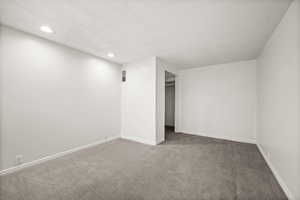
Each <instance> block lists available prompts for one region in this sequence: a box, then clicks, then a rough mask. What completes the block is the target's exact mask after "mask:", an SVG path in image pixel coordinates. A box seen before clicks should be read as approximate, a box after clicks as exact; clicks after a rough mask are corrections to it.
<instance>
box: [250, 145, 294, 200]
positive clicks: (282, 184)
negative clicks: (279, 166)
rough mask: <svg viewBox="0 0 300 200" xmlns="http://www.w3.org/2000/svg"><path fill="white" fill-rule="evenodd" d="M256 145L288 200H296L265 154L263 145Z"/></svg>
mask: <svg viewBox="0 0 300 200" xmlns="http://www.w3.org/2000/svg"><path fill="white" fill-rule="evenodd" d="M256 145H257V147H258V149H259V151H260V153H261V154H262V155H263V157H264V159H265V161H266V162H267V164H268V166H269V168H270V169H271V171H272V172H273V174H274V176H275V178H276V179H277V181H278V183H279V185H280V186H281V188H282V189H283V191H284V192H285V194H286V196H287V197H288V199H289V200H296V198H295V197H294V195H293V194H292V192H291V191H290V190H289V188H288V186H287V184H286V183H285V182H284V180H283V179H282V177H281V176H280V175H279V173H278V171H277V170H276V168H275V166H274V165H273V164H272V162H271V160H270V159H269V158H268V156H267V155H266V153H265V152H264V150H263V148H262V147H261V145H259V144H256Z"/></svg>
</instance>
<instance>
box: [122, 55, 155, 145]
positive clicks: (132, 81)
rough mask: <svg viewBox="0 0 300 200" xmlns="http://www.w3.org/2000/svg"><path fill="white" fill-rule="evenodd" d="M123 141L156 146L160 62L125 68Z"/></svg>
mask: <svg viewBox="0 0 300 200" xmlns="http://www.w3.org/2000/svg"><path fill="white" fill-rule="evenodd" d="M123 70H126V82H123V83H122V131H121V134H122V137H123V138H127V139H131V140H135V141H138V142H142V143H146V144H156V58H155V57H152V58H149V59H145V60H141V61H137V62H134V63H130V64H127V65H124V66H123Z"/></svg>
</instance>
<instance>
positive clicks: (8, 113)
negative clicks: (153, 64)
mask: <svg viewBox="0 0 300 200" xmlns="http://www.w3.org/2000/svg"><path fill="white" fill-rule="evenodd" d="M1 31H2V36H1V38H2V40H1V43H0V47H1V49H2V52H1V65H0V68H1V90H0V91H1V107H2V110H1V116H2V118H1V125H2V126H1V139H2V141H1V156H2V161H3V163H2V167H1V169H5V168H9V167H12V166H13V165H14V163H15V156H16V155H19V154H21V155H23V156H24V161H25V162H28V161H32V160H36V159H39V158H41V157H44V156H48V155H52V154H55V153H59V152H62V151H65V150H69V149H71V148H75V147H78V146H82V145H86V144H89V143H92V142H95V141H98V140H103V139H105V138H109V137H113V136H118V135H119V134H120V125H121V123H120V116H121V114H120V111H121V108H120V107H121V106H120V105H121V102H120V98H121V66H119V65H117V64H113V63H110V62H107V61H104V60H101V59H99V58H96V57H93V56H90V55H87V54H84V53H81V52H79V51H76V50H73V49H70V48H67V47H64V46H61V45H58V44H56V43H52V42H49V41H47V40H44V39H40V38H37V37H35V36H32V35H28V34H25V33H23V32H19V31H16V30H13V29H10V28H7V27H1Z"/></svg>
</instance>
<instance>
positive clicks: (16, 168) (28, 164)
mask: <svg viewBox="0 0 300 200" xmlns="http://www.w3.org/2000/svg"><path fill="white" fill-rule="evenodd" d="M118 138H120V135H116V136H112V137H109V138H106V139H103V140H99V141H96V142H93V143H90V144H87V145H83V146H79V147H75V148H72V149H69V150H66V151H62V152H60V153H55V154H53V155H48V156H45V157H43V158H39V159H37V160H33V161H30V162H26V163H23V164H22V165H18V166H14V167H10V168H7V169H3V170H0V176H3V175H7V174H11V173H14V172H17V171H20V170H23V169H26V168H28V167H32V166H35V165H38V164H41V163H44V162H47V161H51V160H54V159H56V158H59V157H62V156H66V155H69V154H72V153H75V152H78V151H82V150H85V149H88V148H91V147H94V146H97V145H99V144H103V143H106V142H109V141H112V140H115V139H118Z"/></svg>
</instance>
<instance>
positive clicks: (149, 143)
mask: <svg viewBox="0 0 300 200" xmlns="http://www.w3.org/2000/svg"><path fill="white" fill-rule="evenodd" d="M121 138H122V139H126V140H131V141H134V142H139V143H143V144H148V145H156V142H152V141H147V140H144V139H141V138H138V137H131V136H121Z"/></svg>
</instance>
